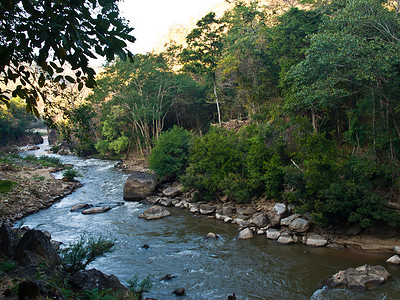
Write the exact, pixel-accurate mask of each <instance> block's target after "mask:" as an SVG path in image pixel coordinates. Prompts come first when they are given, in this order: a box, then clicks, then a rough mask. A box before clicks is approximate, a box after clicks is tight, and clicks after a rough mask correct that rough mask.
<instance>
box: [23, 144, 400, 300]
mask: <svg viewBox="0 0 400 300" xmlns="http://www.w3.org/2000/svg"><path fill="white" fill-rule="evenodd" d="M47 147H48V145H47V144H44V145H42V147H41V149H40V150H37V151H31V152H26V153H27V154H35V155H37V156H41V155H49V156H55V157H59V158H60V159H61V160H62V162H63V163H67V164H73V165H74V167H75V168H76V169H77V170H78V171H79V172H80V173H81V174H82V175H83V177H82V178H79V179H80V181H81V182H82V183H83V187H82V188H80V189H78V190H77V191H75V192H74V193H72V194H71V195H69V196H67V197H66V198H64V199H62V200H61V201H60V202H58V203H56V204H54V205H53V206H51V207H50V208H48V209H46V210H42V211H40V212H38V213H36V214H34V215H31V216H28V217H27V218H25V220H24V225H28V226H29V227H31V228H36V229H41V230H48V231H49V232H51V234H52V237H53V239H55V240H58V241H61V242H63V243H71V242H73V241H76V240H77V239H78V238H79V237H80V236H81V235H82V234H88V235H92V236H95V237H97V236H99V235H102V236H103V237H106V238H109V239H112V240H115V251H113V252H112V253H108V254H106V255H105V256H104V257H101V258H99V259H97V260H96V261H95V262H93V263H92V264H91V265H89V267H88V268H96V269H99V270H101V271H102V272H104V273H106V274H114V275H116V276H117V277H118V278H119V279H120V281H121V282H122V283H124V284H126V283H127V281H128V280H129V279H130V278H132V277H134V276H135V275H137V276H138V277H139V278H140V279H141V278H145V277H146V276H148V275H151V276H153V282H154V284H153V287H152V289H151V291H150V292H149V293H147V294H146V296H147V297H153V298H157V299H159V300H163V299H176V296H175V295H172V292H173V291H174V290H175V289H176V288H181V287H183V288H185V290H186V296H185V297H183V299H196V300H201V299H209V300H211V299H227V297H228V295H230V294H232V293H236V296H237V299H341V300H343V299H400V267H399V266H390V265H387V264H386V263H385V259H387V257H381V256H372V255H367V254H364V253H360V252H354V251H351V250H332V249H327V248H311V247H307V246H304V245H300V244H295V245H281V244H278V243H277V242H276V241H271V240H267V239H266V238H265V236H258V237H256V238H254V239H251V240H238V239H237V236H238V232H237V226H236V225H232V224H225V223H223V222H221V221H217V220H215V219H206V218H200V217H195V216H194V215H192V214H190V213H189V212H188V211H187V210H180V209H176V208H168V210H169V211H170V212H171V216H170V217H167V218H164V219H159V220H152V221H147V220H144V219H138V217H137V216H138V214H139V213H141V212H142V211H143V210H144V209H145V208H146V207H148V206H146V205H143V204H139V203H137V202H126V203H125V204H124V205H123V206H119V207H116V208H114V209H112V210H111V211H108V212H106V213H103V214H98V215H82V214H81V213H77V212H75V213H71V212H70V208H71V206H73V205H75V204H77V203H92V204H99V203H113V202H121V201H123V198H122V196H123V194H122V191H123V185H124V183H125V180H126V178H127V177H128V174H125V173H123V172H121V171H120V170H117V169H115V168H114V167H113V165H114V162H112V161H105V160H97V159H82V158H79V157H75V156H59V155H55V154H47V153H46V152H45V149H46V148H47ZM55 176H56V177H61V174H60V173H56V174H55ZM208 232H214V233H216V234H218V236H220V238H219V239H218V240H206V239H204V236H205V235H206V234H207V233H208ZM399 243H400V242H399ZM144 244H147V245H149V246H150V248H149V249H143V248H142V246H143V245H144ZM366 263H367V264H372V265H375V264H381V265H383V266H384V267H385V268H386V269H387V270H388V271H389V272H390V273H391V274H392V275H393V279H392V280H391V281H389V282H387V283H385V284H383V285H381V286H379V287H377V288H375V289H372V290H370V291H366V292H364V291H347V290H329V289H326V288H324V287H323V282H324V280H326V279H327V278H328V277H330V276H331V275H332V274H334V273H336V272H338V271H339V270H343V269H346V268H349V267H357V266H360V265H363V264H366ZM166 274H171V275H175V276H176V278H174V279H172V280H170V281H160V278H162V277H163V276H165V275H166Z"/></svg>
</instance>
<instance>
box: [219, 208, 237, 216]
mask: <svg viewBox="0 0 400 300" xmlns="http://www.w3.org/2000/svg"><path fill="white" fill-rule="evenodd" d="M233 209H234V208H233V207H232V206H222V215H224V216H227V217H232V216H233Z"/></svg>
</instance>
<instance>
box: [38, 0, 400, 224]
mask: <svg viewBox="0 0 400 300" xmlns="http://www.w3.org/2000/svg"><path fill="white" fill-rule="evenodd" d="M300 7H302V8H300ZM398 13H399V4H398V3H397V2H394V1H389V2H387V1H379V0H333V1H317V2H313V3H307V4H304V3H303V5H302V6H299V7H296V6H295V5H293V6H292V7H290V8H288V9H287V10H286V11H285V12H283V13H276V12H274V11H271V10H270V9H266V8H265V7H264V6H262V5H260V4H258V3H257V2H251V3H244V2H236V4H235V6H234V8H233V9H231V10H229V11H227V12H225V13H224V15H223V16H222V17H220V18H219V17H217V16H216V14H215V13H213V12H211V13H209V14H207V15H205V16H204V17H203V18H201V19H200V20H199V21H198V22H197V24H196V27H195V28H194V29H193V30H192V31H191V32H190V34H189V35H188V36H187V37H186V43H185V44H184V45H179V44H177V43H175V42H173V41H171V43H170V44H169V45H168V46H167V47H166V49H167V50H165V51H164V52H161V53H148V54H143V55H136V56H135V59H134V61H130V60H125V61H124V60H121V59H117V60H114V61H112V62H109V63H107V64H106V65H105V66H104V71H103V72H102V73H101V74H100V75H99V76H98V78H97V86H96V87H95V88H94V90H93V93H91V94H89V95H88V96H87V97H86V98H84V99H80V100H79V101H77V99H78V98H79V91H80V90H81V87H79V89H78V86H76V88H75V87H74V86H73V85H71V88H70V93H69V94H68V95H67V96H65V98H66V99H67V98H68V100H69V102H68V103H69V105H68V106H66V105H64V106H63V107H62V110H61V112H62V113H61V114H60V111H55V112H53V113H52V112H51V111H49V112H48V117H47V120H46V122H47V124H49V126H52V127H55V128H57V129H58V131H59V132H60V135H61V139H66V140H67V141H68V142H69V143H70V145H71V147H73V149H74V151H75V152H76V153H77V154H79V155H82V156H99V157H104V156H110V157H115V158H122V157H128V156H129V155H144V156H148V157H149V163H150V166H151V168H152V169H154V170H155V171H156V173H157V174H158V176H159V177H160V179H162V180H175V179H178V180H179V181H180V182H181V183H182V184H183V185H184V186H185V187H186V188H187V189H188V190H190V189H192V190H196V199H197V200H199V199H202V200H207V201H209V200H213V199H218V197H222V196H224V195H225V196H228V197H229V199H231V200H233V201H237V202H242V203H244V202H248V201H250V200H251V199H255V198H258V197H266V198H270V199H274V200H279V201H281V200H284V201H287V202H290V203H294V204H296V206H297V209H298V211H299V212H309V213H311V215H312V217H313V218H314V220H315V221H316V222H317V223H320V224H325V225H327V224H335V223H341V224H343V223H346V222H347V223H349V224H351V223H358V224H360V225H361V226H363V227H368V226H371V225H373V224H374V223H376V222H381V221H385V222H388V223H389V224H391V225H396V224H399V220H400V217H399V214H398V212H397V210H396V208H397V209H398V208H400V200H399V196H400V195H399V194H400V193H399V185H400V177H399V175H400V172H399V171H400V170H399V159H400V102H399V103H397V102H398V99H400V82H399V81H400V76H399V75H400V74H399V72H400V22H399V16H398ZM232 119H237V120H246V122H245V123H246V124H248V125H247V126H243V127H242V128H241V129H240V130H229V129H226V128H225V127H226V126H224V125H225V122H226V121H229V120H232Z"/></svg>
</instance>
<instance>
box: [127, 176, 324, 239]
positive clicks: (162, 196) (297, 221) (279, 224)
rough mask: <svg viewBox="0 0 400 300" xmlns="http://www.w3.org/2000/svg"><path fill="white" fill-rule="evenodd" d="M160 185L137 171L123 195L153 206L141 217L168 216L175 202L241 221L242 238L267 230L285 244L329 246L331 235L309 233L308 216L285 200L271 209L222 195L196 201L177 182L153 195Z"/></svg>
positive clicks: (229, 220) (224, 219) (221, 217)
mask: <svg viewBox="0 0 400 300" xmlns="http://www.w3.org/2000/svg"><path fill="white" fill-rule="evenodd" d="M157 185H158V182H157V179H156V177H155V176H154V175H152V174H147V173H141V172H134V173H132V174H131V175H130V176H129V178H128V179H127V181H126V184H125V186H124V199H125V200H131V201H139V200H143V199H145V201H146V202H147V203H148V204H152V205H153V206H152V207H150V208H149V209H147V210H145V211H144V212H143V214H141V215H140V216H139V217H142V218H145V219H147V220H152V219H158V218H162V217H165V216H169V215H170V212H168V211H167V210H166V209H165V208H163V207H169V206H175V207H178V208H186V209H189V211H190V212H191V213H194V214H200V215H204V216H206V217H210V218H211V217H214V218H216V219H218V220H221V221H223V222H225V223H233V224H237V225H239V230H240V232H239V239H249V238H252V237H253V236H254V235H255V234H258V235H262V234H265V235H266V237H267V238H268V239H273V240H277V241H278V242H279V243H282V244H290V243H295V242H302V243H304V244H307V245H310V246H326V245H327V244H328V242H329V241H328V239H327V238H325V237H323V236H321V235H318V234H315V233H310V229H311V227H312V224H311V221H310V220H309V218H307V217H305V216H302V215H300V214H291V213H290V212H291V208H290V207H287V206H286V205H285V204H283V203H276V204H275V205H274V206H273V207H272V209H270V210H268V209H266V208H263V207H259V208H257V207H254V206H251V205H247V206H240V205H238V204H235V203H231V202H227V201H226V200H227V199H222V200H223V202H221V203H219V204H211V203H205V202H197V203H193V202H191V201H190V194H189V195H188V194H182V192H181V187H180V186H179V185H178V184H177V183H174V184H172V185H171V186H161V187H160V188H159V190H158V193H157V194H156V195H154V193H155V192H157V191H156V187H157Z"/></svg>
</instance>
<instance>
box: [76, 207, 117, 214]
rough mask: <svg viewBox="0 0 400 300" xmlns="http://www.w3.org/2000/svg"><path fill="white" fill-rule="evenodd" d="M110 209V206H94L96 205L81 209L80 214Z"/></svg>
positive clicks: (98, 212) (96, 212) (97, 212)
mask: <svg viewBox="0 0 400 300" xmlns="http://www.w3.org/2000/svg"><path fill="white" fill-rule="evenodd" d="M110 209H111V207H110V206H96V207H92V208H88V209H84V210H82V214H84V215H95V214H101V213H103V212H106V211H109V210H110Z"/></svg>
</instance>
